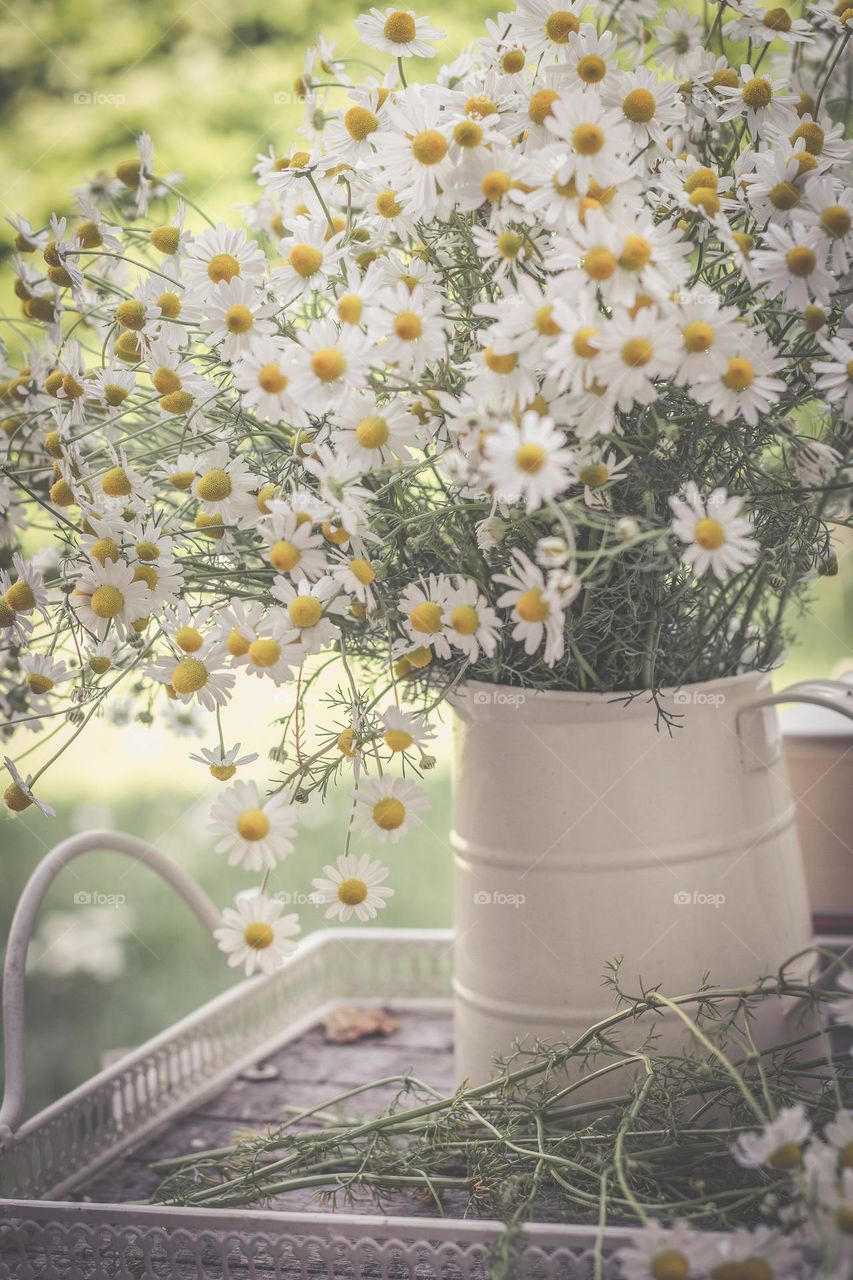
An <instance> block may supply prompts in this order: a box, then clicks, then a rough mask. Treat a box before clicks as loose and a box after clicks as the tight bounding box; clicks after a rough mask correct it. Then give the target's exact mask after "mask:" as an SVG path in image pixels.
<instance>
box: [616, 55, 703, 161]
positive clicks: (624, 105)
mask: <svg viewBox="0 0 853 1280" xmlns="http://www.w3.org/2000/svg"><path fill="white" fill-rule="evenodd" d="M601 97H602V101H603V102H604V104H605V105H606V106H608V107H613V108H615V109H616V110H618V111H619V112H620V113H621V115H622V118H623V120H624V121H625V124H626V126H627V129H628V134H629V137H630V141H631V145H632V147H634V148H644V147H647V146H648V145H649V143H650V142H653V143H656V144H657V146H658V147H661V148H664V147H666V145H667V140H668V139H669V138H670V137H671V136H672V134H673V131H674V130H675V129H677V128H679V126H680V125H682V124H683V123H684V116H685V109H684V103H683V101H682V99H681V94H680V90H679V87H678V85H677V84H675V83H673V81H671V80H661V79H660V78H659V77H658V76H657V75H655V73H654V71H652V70H650V69H649V68H648V67H638V68H637V70H636V71H631V72H619V73H618V74H616V75H614V76H611V77H609V78H608V80H607V81H606V83H605V85H604V87H603V89H602V93H601Z"/></svg>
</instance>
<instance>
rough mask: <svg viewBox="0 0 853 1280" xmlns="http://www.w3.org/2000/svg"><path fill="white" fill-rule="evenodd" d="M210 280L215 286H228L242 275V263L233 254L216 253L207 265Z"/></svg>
mask: <svg viewBox="0 0 853 1280" xmlns="http://www.w3.org/2000/svg"><path fill="white" fill-rule="evenodd" d="M207 274H208V278H209V279H210V280H212V281H213V283H214V284H221V283H222V282H223V280H224V281H225V283H226V284H227V283H228V281H229V280H233V279H234V277H235V276H239V274H240V263H239V262H238V261H237V259H236V258H235V257H234V255H233V254H231V253H215V254H214V255H213V257H212V258H211V259H210V261H209V262H208V264H207Z"/></svg>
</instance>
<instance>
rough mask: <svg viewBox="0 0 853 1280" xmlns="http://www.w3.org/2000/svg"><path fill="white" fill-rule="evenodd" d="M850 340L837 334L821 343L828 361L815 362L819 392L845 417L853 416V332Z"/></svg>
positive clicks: (814, 367)
mask: <svg viewBox="0 0 853 1280" xmlns="http://www.w3.org/2000/svg"><path fill="white" fill-rule="evenodd" d="M847 332H848V333H849V334H850V336H849V337H848V338H846V339H845V338H844V337H842V336H841V335H840V334H837V335H836V336H835V337H834V338H828V339H824V340H823V341H822V343H821V345H822V347H823V349H824V351H825V352H826V354H827V356H829V359H828V360H815V362H814V365H813V366H812V367H813V369H814V371H815V373H816V374H817V375H818V380H817V388H816V389H817V391H818V392H819V393H820V394H821V395H822V396H824V397H825V399H827V400H828V401H829V403H830V404H832V405H838V406H839V408H840V411H841V413H842V414H843V415H844V416H845V417H850V416H851V415H853V332H851V331H849V330H848V331H847Z"/></svg>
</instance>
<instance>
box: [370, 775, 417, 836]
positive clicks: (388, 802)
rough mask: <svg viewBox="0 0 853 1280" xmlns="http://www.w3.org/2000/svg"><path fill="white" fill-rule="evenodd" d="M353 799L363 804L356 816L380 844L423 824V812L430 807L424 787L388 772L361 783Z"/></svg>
mask: <svg viewBox="0 0 853 1280" xmlns="http://www.w3.org/2000/svg"><path fill="white" fill-rule="evenodd" d="M353 800H354V802H355V804H356V805H358V806H360V807H359V808H358V809H357V810H356V815H355V817H356V821H357V822H358V825H359V827H360V829H361V830H362V831H364V832H367V833H368V834H370V835H371V836H372V837H373V838H374V839H376V840H379V842H380V843H384V842H385V841H386V840H390V841H391V843H392V844H396V843H397V842H398V841H399V840H402V838H403V836H405V835H407V834H408V832H409V830H410V828H411V827H419V826H420V825H421V821H422V820H421V817H420V815H421V814H422V813H425V812H427V811H428V809H429V807H430V804H429V800H428V798H427V796H426V793H425V792H424V790H423V788H422V787H418V786H416V785H415V783H413V782H407V781H406V780H405V778H392V777H390V776H388V775H387V774H386V775H385V776H383V777H381V778H366V779H364V780H363V781H362V782H360V783H359V785H358V786H357V787H356V789H355V791H354V792H353Z"/></svg>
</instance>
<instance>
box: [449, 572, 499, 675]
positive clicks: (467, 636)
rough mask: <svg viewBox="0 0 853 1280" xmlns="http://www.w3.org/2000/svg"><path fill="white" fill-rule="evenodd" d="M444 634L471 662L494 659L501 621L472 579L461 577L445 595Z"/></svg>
mask: <svg viewBox="0 0 853 1280" xmlns="http://www.w3.org/2000/svg"><path fill="white" fill-rule="evenodd" d="M445 619H446V621H445V624H444V635H445V636H446V638H447V639H448V640H449V641H450V643H451V645H452V646H453V648H454V649H459V650H460V651H461V652H462V653H464V655H465V657H466V658H467V659H468V661H469V662H477V661H478V660H479V658H480V654H481V653H482V654H484V655H485V656H486V657H487V658H490V657H491V656H492V655H493V654H494V652H495V649H496V648H497V644H498V634H499V632H500V628H501V621H500V618H499V617H498V615H497V614H496V613H495V611H494V609H493V608H492V607H491V605H490V604H489V602H488V600H487V599H486V597H485V596H484V595H483V593H482V591H481V590H480V588H479V586H478V585H477V583H476V582H475V581H474V580H473V579H472V578H462V577H460V578H457V579H456V585H455V586H452V587H449V588H448V590H447V593H446V596H445Z"/></svg>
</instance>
